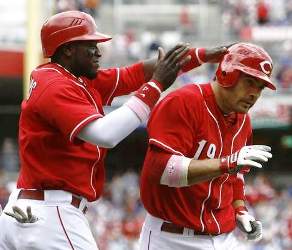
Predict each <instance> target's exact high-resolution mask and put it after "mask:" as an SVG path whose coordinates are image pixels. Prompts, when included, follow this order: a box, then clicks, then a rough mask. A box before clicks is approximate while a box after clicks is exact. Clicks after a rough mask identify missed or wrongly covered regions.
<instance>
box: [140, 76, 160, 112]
mask: <svg viewBox="0 0 292 250" xmlns="http://www.w3.org/2000/svg"><path fill="white" fill-rule="evenodd" d="M161 89H162V85H161V84H160V83H159V82H158V81H156V80H153V79H152V80H150V81H149V82H147V83H145V84H143V85H142V86H141V88H140V89H138V90H137V92H136V93H135V96H136V97H137V98H139V99H140V100H141V101H142V102H144V103H145V104H146V105H147V106H148V107H149V108H150V109H152V108H153V107H154V105H155V104H156V102H157V101H158V100H159V98H160V93H161Z"/></svg>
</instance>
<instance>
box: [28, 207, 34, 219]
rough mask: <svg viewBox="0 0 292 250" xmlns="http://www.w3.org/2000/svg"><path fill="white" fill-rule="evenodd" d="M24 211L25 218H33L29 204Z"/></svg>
mask: <svg viewBox="0 0 292 250" xmlns="http://www.w3.org/2000/svg"><path fill="white" fill-rule="evenodd" d="M26 213H27V218H28V220H29V221H31V220H32V219H33V215H32V213H31V207H30V206H28V207H27V208H26Z"/></svg>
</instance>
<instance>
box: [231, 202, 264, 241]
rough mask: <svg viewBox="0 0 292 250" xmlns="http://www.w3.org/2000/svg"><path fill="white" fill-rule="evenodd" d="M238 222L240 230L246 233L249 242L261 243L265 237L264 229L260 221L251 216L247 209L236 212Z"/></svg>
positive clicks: (242, 208)
mask: <svg viewBox="0 0 292 250" xmlns="http://www.w3.org/2000/svg"><path fill="white" fill-rule="evenodd" d="M235 216H236V222H237V226H238V228H239V229H240V230H241V231H242V232H244V233H245V234H246V236H247V239H248V240H251V241H259V240H261V239H262V237H263V232H262V230H263V227H262V223H261V222H260V221H256V220H255V218H254V217H253V216H252V215H250V214H249V213H248V211H247V209H246V207H243V206H241V207H238V208H236V210H235Z"/></svg>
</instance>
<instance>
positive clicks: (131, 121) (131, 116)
mask: <svg viewBox="0 0 292 250" xmlns="http://www.w3.org/2000/svg"><path fill="white" fill-rule="evenodd" d="M140 124H141V120H140V119H139V117H138V116H137V115H136V113H135V112H134V111H132V110H131V109H130V108H129V107H128V106H126V105H123V106H121V107H120V108H118V109H116V110H114V111H112V112H111V113H109V114H107V115H105V116H103V117H102V118H99V119H97V120H94V121H92V122H90V123H89V124H87V125H86V126H84V127H83V128H82V130H81V131H80V133H79V134H78V135H77V136H78V137H79V138H80V139H82V140H84V141H87V142H89V143H92V144H94V145H98V146H100V147H103V148H113V147H115V146H116V145H117V144H118V143H119V142H121V141H122V140H123V139H124V138H125V137H127V136H128V135H129V134H130V133H132V132H133V131H134V130H135V129H136V128H137V127H138V126H139V125H140Z"/></svg>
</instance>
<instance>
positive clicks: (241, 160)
mask: <svg viewBox="0 0 292 250" xmlns="http://www.w3.org/2000/svg"><path fill="white" fill-rule="evenodd" d="M270 151H271V147H269V146H266V145H251V146H244V147H242V148H241V149H240V150H239V151H237V152H235V153H233V154H232V155H229V156H225V157H222V158H221V159H220V169H221V171H222V173H229V174H234V173H237V172H239V171H240V170H241V168H243V167H244V166H249V167H256V168H262V164H261V162H267V161H268V160H269V159H270V158H272V154H271V153H270Z"/></svg>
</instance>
